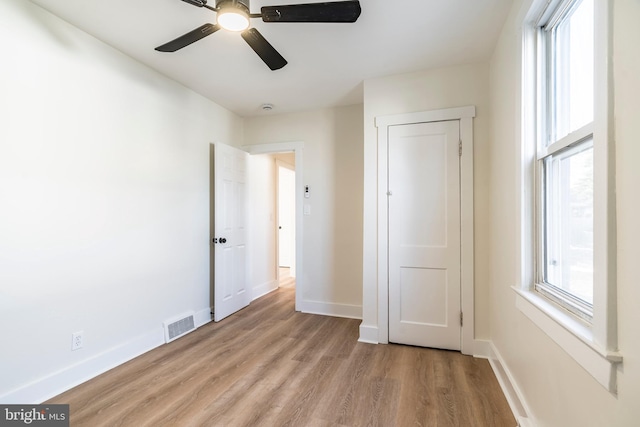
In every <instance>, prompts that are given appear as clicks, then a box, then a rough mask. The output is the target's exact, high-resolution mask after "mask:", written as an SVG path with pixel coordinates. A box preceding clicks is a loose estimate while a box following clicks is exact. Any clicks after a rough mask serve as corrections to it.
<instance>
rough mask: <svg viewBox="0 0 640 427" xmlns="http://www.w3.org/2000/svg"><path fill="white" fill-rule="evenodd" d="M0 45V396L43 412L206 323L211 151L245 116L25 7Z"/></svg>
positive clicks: (8, 22)
mask: <svg viewBox="0 0 640 427" xmlns="http://www.w3.org/2000/svg"><path fill="white" fill-rule="evenodd" d="M0 40H1V41H0V45H1V46H2V55H3V56H2V58H3V59H2V66H1V67H0V94H1V95H0V117H2V125H1V126H0V336H2V343H3V344H2V352H1V356H0V357H1V363H0V378H1V381H0V402H3V403H7V402H21V403H26V402H38V401H41V400H43V399H45V398H47V397H50V396H52V395H54V394H56V393H57V392H60V391H62V390H63V389H65V388H67V387H68V386H71V385H73V384H75V383H77V382H78V381H81V380H83V379H86V378H88V377H90V376H92V375H94V374H96V373H97V372H100V371H102V370H104V369H106V368H107V367H111V366H113V365H115V364H118V363H121V362H122V361H124V360H127V359H128V358H130V357H132V356H134V355H135V354H137V353H139V352H143V351H146V350H148V349H149V348H152V347H154V346H156V345H158V344H161V343H162V342H163V329H162V322H163V321H164V320H166V319H168V318H169V317H172V316H175V315H179V314H181V313H183V312H186V311H190V310H193V311H196V312H197V313H198V321H200V322H203V321H207V320H208V318H209V301H210V299H209V243H208V239H209V143H210V142H212V141H222V142H227V143H237V142H238V141H241V140H242V120H241V119H240V118H238V117H237V116H235V115H233V114H231V113H230V112H228V111H227V110H224V109H223V108H221V107H219V106H217V105H216V104H214V103H212V102H210V101H208V100H206V99H204V98H202V97H201V96H199V95H196V94H195V93H193V92H191V91H189V90H187V89H185V88H184V87H182V86H180V85H178V84H177V83H175V82H173V81H170V80H168V79H167V78H165V77H163V76H161V75H160V74H158V73H156V72H154V71H152V70H150V69H148V68H146V67H144V66H142V65H140V64H139V63H137V62H135V61H133V60H131V59H130V58H128V57H126V56H124V55H122V54H121V53H119V52H117V51H115V50H113V49H112V48H110V47H108V46H106V45H104V44H103V43H101V42H99V41H97V40H96V39H93V38H92V37H90V36H88V35H87V34H85V33H83V32H81V31H79V30H77V29H75V28H74V27H71V26H70V25H68V24H66V23H65V22H63V21H61V20H60V19H58V18H56V17H54V16H52V15H50V14H49V13H47V12H45V11H43V10H42V9H40V8H38V7H37V6H34V5H33V4H32V3H30V2H28V1H23V0H3V1H1V2H0ZM80 330H82V331H84V348H83V349H81V350H78V351H74V352H71V334H72V332H75V331H80Z"/></svg>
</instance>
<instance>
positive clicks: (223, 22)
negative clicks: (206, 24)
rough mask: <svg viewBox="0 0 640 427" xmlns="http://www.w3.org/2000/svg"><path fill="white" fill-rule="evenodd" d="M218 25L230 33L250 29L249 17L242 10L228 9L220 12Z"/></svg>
mask: <svg viewBox="0 0 640 427" xmlns="http://www.w3.org/2000/svg"><path fill="white" fill-rule="evenodd" d="M218 25H220V26H221V27H222V28H224V29H225V30H229V31H244V30H246V29H247V28H249V15H248V14H247V13H246V12H245V11H244V10H242V9H238V8H236V7H228V8H225V9H222V10H220V11H219V12H218Z"/></svg>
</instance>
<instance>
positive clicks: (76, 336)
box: [71, 331, 84, 351]
mask: <svg viewBox="0 0 640 427" xmlns="http://www.w3.org/2000/svg"><path fill="white" fill-rule="evenodd" d="M83 334H84V331H79V332H74V333H73V334H71V351H74V350H79V349H81V348H82V344H83V341H84V337H83Z"/></svg>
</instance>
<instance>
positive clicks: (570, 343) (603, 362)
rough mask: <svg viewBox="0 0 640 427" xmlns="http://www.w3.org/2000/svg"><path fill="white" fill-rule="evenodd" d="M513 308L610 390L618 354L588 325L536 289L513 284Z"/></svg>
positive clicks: (614, 386) (613, 390)
mask: <svg viewBox="0 0 640 427" xmlns="http://www.w3.org/2000/svg"><path fill="white" fill-rule="evenodd" d="M513 290H514V291H515V292H516V294H517V296H516V307H518V309H519V310H520V311H521V312H522V313H523V314H524V315H525V316H527V317H528V318H529V319H530V320H531V321H532V322H533V323H534V324H536V325H537V326H538V327H539V328H540V329H542V331H543V332H544V333H545V334H547V335H548V336H549V337H550V338H551V339H552V340H553V341H555V342H556V344H558V345H559V346H560V347H561V348H562V349H563V350H564V351H566V352H567V353H568V354H569V355H570V356H571V357H573V359H574V360H575V361H576V362H578V363H579V364H580V366H582V367H583V368H584V369H585V370H586V371H587V372H589V373H590V374H591V375H592V376H593V377H594V378H595V379H596V380H597V381H598V382H599V383H600V384H602V386H604V387H605V388H606V389H607V390H608V391H610V392H611V393H614V394H615V393H616V392H617V389H616V379H617V376H616V373H617V368H618V364H620V363H622V355H620V353H618V352H615V351H608V350H607V349H606V348H603V347H601V346H600V345H598V344H597V342H596V341H595V340H594V338H593V332H592V330H591V328H589V327H587V326H586V325H584V324H583V323H582V322H581V321H579V320H578V319H577V318H575V317H574V316H572V315H571V314H569V313H568V312H566V311H564V310H562V309H561V308H559V307H557V306H556V305H554V304H553V303H551V302H550V301H548V300H547V299H545V298H543V297H541V296H539V295H538V294H537V293H536V292H533V291H527V290H522V289H520V288H519V287H516V286H514V287H513Z"/></svg>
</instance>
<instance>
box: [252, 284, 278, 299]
mask: <svg viewBox="0 0 640 427" xmlns="http://www.w3.org/2000/svg"><path fill="white" fill-rule="evenodd" d="M276 289H278V281H277V280H269V281H268V282H264V283H262V284H260V285H258V286H254V287H253V290H252V292H253V295H252V299H251V301H255V300H257V299H258V298H260V297H263V296H265V295H266V294H268V293H271V292H273V291H275V290H276Z"/></svg>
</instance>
